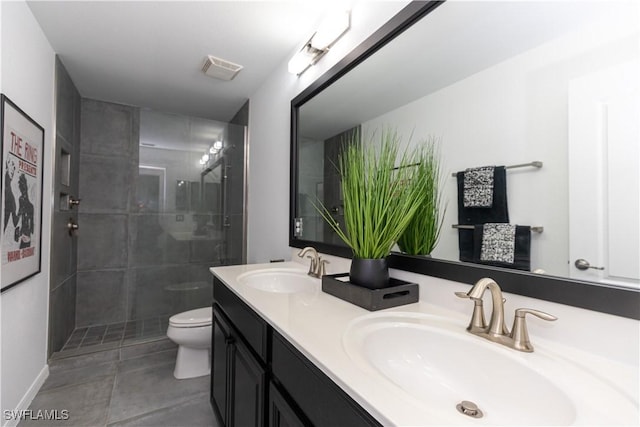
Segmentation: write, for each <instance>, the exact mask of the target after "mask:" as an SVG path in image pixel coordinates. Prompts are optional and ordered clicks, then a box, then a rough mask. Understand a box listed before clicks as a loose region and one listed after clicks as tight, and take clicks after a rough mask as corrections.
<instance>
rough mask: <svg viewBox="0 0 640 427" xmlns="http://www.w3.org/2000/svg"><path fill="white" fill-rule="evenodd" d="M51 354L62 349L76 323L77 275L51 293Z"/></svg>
mask: <svg viewBox="0 0 640 427" xmlns="http://www.w3.org/2000/svg"><path fill="white" fill-rule="evenodd" d="M49 307H50V308H49V354H51V353H54V352H56V351H60V350H61V349H62V347H63V346H64V344H65V343H66V341H67V340H68V339H69V337H70V336H71V333H72V332H73V330H74V328H75V324H76V275H75V274H73V275H72V276H71V277H69V278H68V279H67V280H66V281H65V282H64V283H62V284H61V285H60V286H58V287H57V288H56V289H55V290H53V291H51V294H50V295H49Z"/></svg>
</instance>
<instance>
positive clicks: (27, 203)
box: [0, 95, 44, 292]
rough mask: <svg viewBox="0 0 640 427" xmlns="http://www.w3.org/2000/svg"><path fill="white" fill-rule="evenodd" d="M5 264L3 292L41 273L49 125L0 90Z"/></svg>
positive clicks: (1, 239) (1, 240) (0, 242)
mask: <svg viewBox="0 0 640 427" xmlns="http://www.w3.org/2000/svg"><path fill="white" fill-rule="evenodd" d="M0 103H1V116H0V123H1V125H0V127H1V128H2V178H1V179H2V181H1V182H2V194H3V196H2V232H1V234H0V245H1V247H2V249H1V250H2V253H1V255H2V262H1V263H0V268H1V269H2V274H1V275H0V276H1V279H0V282H1V283H0V284H1V287H0V291H2V292H4V291H6V290H7V289H9V288H11V287H13V286H15V285H17V284H18V283H20V282H22V281H23V280H25V279H27V278H29V277H31V276H33V275H36V274H38V273H39V272H40V263H41V258H42V183H43V181H42V177H43V175H42V168H43V158H42V155H43V154H44V129H43V128H42V126H40V125H38V124H37V123H36V122H35V121H33V119H31V117H29V116H28V115H27V114H25V112H24V111H22V110H21V109H20V108H18V106H17V105H15V104H14V103H13V102H11V100H10V99H9V98H7V97H6V96H4V95H0Z"/></svg>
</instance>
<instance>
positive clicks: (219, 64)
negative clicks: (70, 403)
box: [202, 55, 243, 81]
mask: <svg viewBox="0 0 640 427" xmlns="http://www.w3.org/2000/svg"><path fill="white" fill-rule="evenodd" d="M242 68H243V67H242V65H238V64H234V63H233V62H229V61H225V60H224V59H220V58H216V57H215V56H211V55H209V56H207V59H206V60H205V61H204V65H203V66H202V72H203V73H205V74H206V75H207V76H209V77H215V78H216V79H220V80H227V81H228V80H233V78H234V77H235V76H236V75H237V74H238V73H239V72H240V70H242Z"/></svg>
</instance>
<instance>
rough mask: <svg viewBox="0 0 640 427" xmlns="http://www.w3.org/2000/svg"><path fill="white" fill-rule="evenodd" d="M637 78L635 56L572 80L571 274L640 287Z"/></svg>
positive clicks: (639, 96) (639, 91)
mask: <svg viewBox="0 0 640 427" xmlns="http://www.w3.org/2000/svg"><path fill="white" fill-rule="evenodd" d="M639 79H640V62H639V61H633V62H628V63H624V64H622V65H619V66H616V67H613V68H608V69H606V70H602V71H599V72H596V73H592V74H589V75H587V76H584V77H580V78H577V79H574V80H572V81H571V82H570V84H569V239H570V241H569V256H570V259H569V263H570V265H569V271H570V276H571V277H572V278H576V279H583V280H589V281H595V282H600V283H603V284H611V285H620V286H631V287H635V288H639V287H640V184H639V182H640V84H639ZM579 260H583V261H584V262H581V261H579ZM576 261H578V262H579V263H582V264H583V268H584V267H586V265H587V264H588V265H590V266H591V267H596V268H597V269H596V268H586V269H579V268H577V267H576V265H575V263H576Z"/></svg>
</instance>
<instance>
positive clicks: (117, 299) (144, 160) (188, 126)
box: [50, 79, 248, 354]
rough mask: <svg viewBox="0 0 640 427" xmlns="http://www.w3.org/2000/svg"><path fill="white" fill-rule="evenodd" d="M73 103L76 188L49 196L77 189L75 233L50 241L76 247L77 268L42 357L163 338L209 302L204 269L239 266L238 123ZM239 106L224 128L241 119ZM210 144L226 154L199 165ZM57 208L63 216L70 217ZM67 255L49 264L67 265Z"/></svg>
mask: <svg viewBox="0 0 640 427" xmlns="http://www.w3.org/2000/svg"><path fill="white" fill-rule="evenodd" d="M67 80H68V81H67V86H68V85H69V83H70V80H69V79H67ZM71 85H72V83H71ZM59 87H60V85H59ZM59 91H60V88H59ZM75 102H76V103H79V108H78V109H77V110H78V111H79V114H76V116H79V122H80V126H78V127H79V129H80V137H79V140H78V145H79V149H77V150H76V152H75V153H76V157H78V158H79V165H78V169H79V180H78V188H77V190H75V189H73V188H68V189H66V188H64V187H60V186H58V187H59V188H58V190H57V191H59V192H60V194H61V200H62V197H63V193H65V191H66V192H68V193H73V192H75V191H77V196H78V197H79V198H80V199H81V203H80V205H79V207H78V208H77V223H78V225H79V229H78V231H77V233H76V235H75V236H71V237H69V236H66V235H64V233H58V235H56V234H55V231H54V245H56V246H57V247H58V246H60V247H62V246H63V245H67V246H68V245H69V244H70V242H72V241H73V240H74V239H75V240H76V243H77V267H76V269H75V271H70V272H69V274H70V275H71V276H72V278H73V282H74V283H73V287H71V286H69V287H68V288H69V291H68V292H66V294H69V297H68V298H67V301H66V303H67V304H66V305H65V304H64V303H60V302H58V300H59V298H58V299H56V300H54V299H53V298H52V306H51V309H50V311H51V319H52V321H51V326H50V354H51V353H54V352H60V351H61V350H62V351H64V352H66V351H68V350H70V351H73V352H76V353H77V352H79V351H80V352H81V351H85V350H91V348H95V349H103V348H111V347H113V346H118V345H127V344H130V343H132V342H135V341H136V340H140V339H142V340H150V339H154V338H155V339H160V338H164V337H165V332H166V327H167V323H168V318H169V316H171V315H172V314H175V313H177V312H181V311H185V310H188V309H191V308H197V307H203V306H207V305H209V304H210V303H211V280H210V274H209V272H208V269H209V267H211V266H214V265H227V264H238V263H241V262H243V259H244V247H243V242H244V173H245V171H244V152H245V133H246V132H245V131H244V126H242V125H238V124H232V123H221V122H215V121H210V120H204V119H199V118H194V117H186V116H179V115H174V114H167V113H163V112H158V111H153V110H148V109H141V108H138V107H132V106H126V105H120V104H115V103H108V102H102V101H97V100H92V99H86V98H79V97H78V98H76V101H75ZM59 110H60V109H59ZM246 110H248V108H247V106H246V105H245V107H243V109H242V110H241V111H240V112H239V113H238V115H237V116H236V118H234V120H232V122H243V121H244V118H246ZM59 119H60V118H59ZM76 120H77V118H76ZM58 127H59V128H60V126H58ZM216 140H221V141H222V142H223V144H224V151H223V152H224V156H222V155H218V156H217V157H216V158H217V159H218V161H217V162H214V160H215V158H214V156H213V155H212V156H211V157H212V159H211V161H210V162H208V166H209V167H208V168H206V167H204V166H203V165H201V164H200V162H199V160H200V159H201V157H202V155H203V153H204V152H206V151H208V150H209V146H210V145H211V144H212V143H213V142H214V141H216ZM221 152H222V151H221ZM73 157H74V156H72V158H73ZM58 160H59V159H58ZM63 190H65V191H63ZM65 194H66V193H65ZM72 196H76V194H72ZM60 208H62V209H58V211H60V212H61V213H60V217H61V218H65V219H68V218H67V217H68V216H69V215H71V214H75V209H76V208H73V209H65V207H64V206H62V204H61V206H60ZM58 211H56V212H58ZM63 222H64V221H63V220H60V221H59V222H58V224H59V227H62V226H63V224H62V223H63ZM59 227H58V228H59ZM65 231H66V230H65ZM65 239H67V240H65ZM74 255H75V254H74V253H73V251H66V252H65V253H64V254H58V255H57V256H54V260H53V262H52V264H60V263H64V264H65V266H66V265H67V263H69V257H73V256H74ZM54 268H56V267H55V266H54V267H52V270H53V269H54ZM68 269H69V270H72V267H70V268H68ZM52 278H53V275H52ZM56 280H59V279H56ZM52 287H53V285H52ZM58 287H59V288H62V286H58ZM73 288H75V294H74V295H71V294H73V293H74V292H73V290H74V289H73ZM52 294H53V291H52ZM66 294H65V295H66ZM73 300H75V301H73ZM54 302H55V303H56V305H55V306H54V305H53V304H54ZM71 304H73V307H70V305H71ZM74 311H75V314H73V324H72V326H73V327H72V328H71V327H70V324H71V323H72V322H71V321H70V319H69V318H70V317H72V315H71V314H70V313H73V312H74ZM56 319H64V321H57V320H56Z"/></svg>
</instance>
